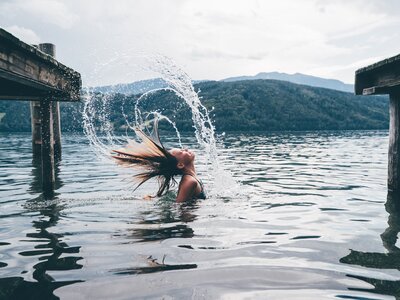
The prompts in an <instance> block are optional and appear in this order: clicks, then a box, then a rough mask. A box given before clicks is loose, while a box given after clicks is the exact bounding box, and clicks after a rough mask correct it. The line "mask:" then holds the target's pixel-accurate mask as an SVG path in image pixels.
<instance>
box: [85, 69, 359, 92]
mask: <svg viewBox="0 0 400 300" xmlns="http://www.w3.org/2000/svg"><path fill="white" fill-rule="evenodd" d="M258 79H273V80H281V81H288V82H292V83H296V84H303V85H309V86H314V87H322V88H327V89H332V90H337V91H342V92H349V93H353V91H354V85H352V84H347V83H344V82H342V81H340V80H336V79H326V78H321V77H316V76H311V75H305V74H301V73H295V74H287V73H280V72H268V73H267V72H262V73H258V74H257V75H254V76H237V77H229V78H225V79H222V80H220V81H222V82H234V81H244V80H258ZM205 81H209V80H194V81H193V84H197V83H200V82H205ZM167 86H168V84H167V83H166V82H165V81H164V80H163V79H161V78H154V79H146V80H140V81H135V82H132V83H125V84H117V85H108V86H99V87H94V88H92V89H91V90H93V91H95V92H101V93H120V94H125V95H134V94H143V93H145V92H148V91H150V90H154V89H159V88H165V87H167Z"/></svg>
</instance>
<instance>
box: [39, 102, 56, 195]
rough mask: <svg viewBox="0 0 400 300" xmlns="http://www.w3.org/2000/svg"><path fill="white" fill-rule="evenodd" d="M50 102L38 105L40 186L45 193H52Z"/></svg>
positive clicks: (52, 165)
mask: <svg viewBox="0 0 400 300" xmlns="http://www.w3.org/2000/svg"><path fill="white" fill-rule="evenodd" d="M52 115H53V114H52V102H51V101H50V100H47V99H46V100H44V101H41V103H40V117H41V121H42V122H41V135H42V186H43V191H44V192H45V193H50V194H51V193H52V192H53V191H54V183H55V171H54V136H53V117H52Z"/></svg>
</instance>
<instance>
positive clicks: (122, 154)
mask: <svg viewBox="0 0 400 300" xmlns="http://www.w3.org/2000/svg"><path fill="white" fill-rule="evenodd" d="M135 132H136V134H137V136H138V137H139V138H140V139H141V142H140V143H138V142H136V141H133V140H129V141H128V144H127V145H126V146H125V148H121V149H118V150H113V155H112V156H113V157H114V158H115V159H117V160H118V161H119V162H120V163H122V164H123V165H126V166H131V167H137V168H140V169H142V170H143V172H140V173H138V174H136V175H135V176H134V178H135V179H136V180H137V181H138V184H137V186H136V187H135V189H134V190H136V189H137V188H138V187H140V186H141V185H142V184H143V183H145V182H146V181H147V180H149V179H151V178H153V177H157V179H158V183H159V189H158V191H157V194H156V195H157V196H158V197H160V196H162V195H164V194H165V193H166V192H168V190H169V188H170V187H171V185H174V184H176V180H175V178H174V176H175V175H179V174H182V171H181V170H180V169H179V168H178V167H177V164H178V161H177V159H176V158H175V157H174V156H172V154H171V153H169V152H168V151H167V150H166V149H165V148H164V146H163V145H162V143H161V141H160V138H159V136H158V120H156V121H155V122H154V127H153V137H150V136H148V135H147V134H145V133H144V132H143V130H141V129H140V128H139V127H136V128H135Z"/></svg>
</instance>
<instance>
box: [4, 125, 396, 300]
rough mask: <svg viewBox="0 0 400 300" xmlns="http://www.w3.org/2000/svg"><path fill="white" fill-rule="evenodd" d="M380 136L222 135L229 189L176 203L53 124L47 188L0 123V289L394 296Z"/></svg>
mask: <svg viewBox="0 0 400 300" xmlns="http://www.w3.org/2000/svg"><path fill="white" fill-rule="evenodd" d="M183 141H184V142H185V143H186V144H188V145H190V144H191V143H194V140H193V139H191V138H190V137H186V138H184V140H183ZM166 144H167V146H172V145H173V144H174V140H173V139H172V138H171V139H167V143H166ZM387 148H388V133H387V132H386V131H361V132H319V133H317V132H307V133H274V134H268V135H267V134H266V135H263V134H227V135H226V137H225V139H224V147H220V156H221V157H223V159H224V161H225V162H224V164H225V166H226V168H227V169H229V170H230V171H231V172H232V174H233V176H234V177H235V178H236V180H237V181H239V182H241V185H240V187H239V190H240V193H239V194H238V193H237V190H238V186H229V185H226V184H221V189H224V190H225V191H226V193H224V194H223V195H224V196H212V197H211V198H209V199H207V200H204V201H198V202H197V203H193V204H188V205H177V204H175V203H174V200H173V197H174V195H173V194H172V195H169V196H166V197H164V198H162V199H156V200H151V201H148V200H143V195H145V194H147V193H151V192H154V191H155V186H154V183H149V184H147V185H146V186H144V187H143V188H141V189H140V190H138V191H137V192H135V193H132V182H131V180H130V170H128V169H123V170H121V169H118V168H117V167H116V166H115V165H114V164H113V163H112V162H109V161H102V160H101V159H99V158H97V157H96V156H95V154H94V153H93V152H92V151H91V149H90V147H89V146H88V143H87V142H86V138H85V137H84V136H79V135H68V134H64V136H63V160H62V161H61V163H60V164H59V166H58V169H57V183H56V185H57V190H56V197H55V198H54V199H52V200H46V199H44V198H43V196H42V195H41V193H40V177H39V174H40V166H38V165H37V163H35V162H34V161H32V154H31V140H30V134H7V133H1V134H0V150H1V152H0V166H1V171H0V178H1V181H0V195H1V197H0V203H1V210H0V222H1V223H0V224H1V226H0V236H1V239H0V299H53V298H54V299H57V298H58V297H59V298H61V299H74V300H75V299H133V298H139V299H141V298H156V299H157V298H166V299H168V298H169V297H172V298H179V299H190V298H193V299H216V298H219V299H221V298H222V299H244V298H247V299H394V298H396V297H397V298H398V297H400V281H399V280H400V279H399V269H400V249H399V248H398V247H397V245H396V242H397V234H398V232H399V230H400V216H399V215H398V213H396V212H395V211H392V210H391V209H390V205H386V208H385V202H386V200H387V199H386V198H387V190H386V176H387ZM197 153H198V155H197V156H198V159H199V161H198V168H199V170H200V173H201V177H202V178H203V179H204V180H203V181H204V183H205V186H206V188H207V185H209V186H210V185H211V182H208V180H209V179H208V177H207V176H206V174H205V173H206V170H205V169H204V168H202V165H205V164H204V162H203V161H202V159H201V152H199V151H198V152H197ZM231 189H232V191H231ZM234 190H236V192H234ZM211 194H215V193H211ZM397 298H396V299H397Z"/></svg>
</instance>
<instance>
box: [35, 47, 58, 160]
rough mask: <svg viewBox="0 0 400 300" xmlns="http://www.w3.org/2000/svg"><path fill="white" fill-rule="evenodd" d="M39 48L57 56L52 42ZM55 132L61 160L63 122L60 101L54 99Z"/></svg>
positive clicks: (55, 144) (56, 154) (55, 142)
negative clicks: (61, 120)
mask: <svg viewBox="0 0 400 300" xmlns="http://www.w3.org/2000/svg"><path fill="white" fill-rule="evenodd" d="M39 50H40V51H42V52H44V53H46V54H48V55H50V56H52V57H54V58H55V56H56V46H55V45H53V44H50V43H43V44H39ZM52 114H53V133H54V159H55V161H56V162H57V161H59V160H61V122H60V103H59V102H58V101H53V103H52Z"/></svg>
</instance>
